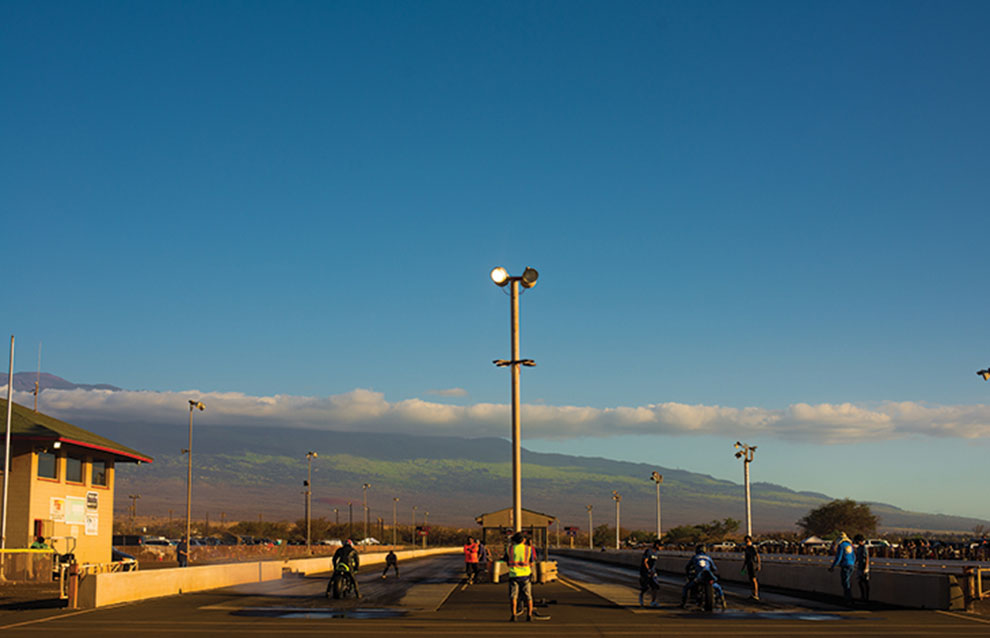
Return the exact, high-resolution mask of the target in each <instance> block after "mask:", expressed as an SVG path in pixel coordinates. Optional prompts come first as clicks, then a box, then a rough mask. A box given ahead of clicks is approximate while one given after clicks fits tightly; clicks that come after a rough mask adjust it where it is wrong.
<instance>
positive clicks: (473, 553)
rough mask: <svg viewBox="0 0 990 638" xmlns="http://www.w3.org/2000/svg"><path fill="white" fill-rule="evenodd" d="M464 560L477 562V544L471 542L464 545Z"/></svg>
mask: <svg viewBox="0 0 990 638" xmlns="http://www.w3.org/2000/svg"><path fill="white" fill-rule="evenodd" d="M464 562H465V563H477V562H478V544H477V543H471V544H470V545H465V546H464Z"/></svg>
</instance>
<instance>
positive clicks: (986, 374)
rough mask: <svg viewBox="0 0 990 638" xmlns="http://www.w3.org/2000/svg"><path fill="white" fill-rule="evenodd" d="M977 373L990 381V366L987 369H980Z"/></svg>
mask: <svg viewBox="0 0 990 638" xmlns="http://www.w3.org/2000/svg"><path fill="white" fill-rule="evenodd" d="M976 374H978V375H980V376H981V377H983V380H984V381H990V366H987V369H986V370H978V371H977V372H976Z"/></svg>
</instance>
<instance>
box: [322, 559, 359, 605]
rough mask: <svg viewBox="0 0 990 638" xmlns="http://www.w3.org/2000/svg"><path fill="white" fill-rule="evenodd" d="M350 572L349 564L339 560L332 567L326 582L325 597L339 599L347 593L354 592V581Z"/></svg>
mask: <svg viewBox="0 0 990 638" xmlns="http://www.w3.org/2000/svg"><path fill="white" fill-rule="evenodd" d="M352 578H353V575H352V573H351V566H350V565H348V564H347V562H346V561H340V562H339V563H337V566H336V567H334V568H333V576H331V577H330V582H329V583H327V597H328V598H334V599H340V598H345V597H347V594H351V593H354V581H353V580H352Z"/></svg>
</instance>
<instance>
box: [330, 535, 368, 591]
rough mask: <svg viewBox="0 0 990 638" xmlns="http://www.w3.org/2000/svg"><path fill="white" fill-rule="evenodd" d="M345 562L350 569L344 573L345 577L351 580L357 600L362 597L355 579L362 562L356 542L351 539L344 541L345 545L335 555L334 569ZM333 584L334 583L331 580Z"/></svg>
mask: <svg viewBox="0 0 990 638" xmlns="http://www.w3.org/2000/svg"><path fill="white" fill-rule="evenodd" d="M341 561H344V564H345V565H347V566H348V567H349V568H350V569H348V570H347V571H346V572H344V576H345V577H346V578H348V579H350V582H351V587H353V588H354V595H355V596H356V597H357V598H360V597H361V592H360V591H358V584H357V579H356V578H354V574H356V573H357V570H358V566H359V565H360V563H361V560H360V559H359V558H358V552H357V550H356V549H354V542H353V541H352V540H351V539H349V538H348V539H347V540H345V541H344V544H343V545H341V546H340V547H338V548H337V551H336V552H334V553H333V566H334V569H336V568H337V563H339V562H341ZM331 582H333V581H332V580H331Z"/></svg>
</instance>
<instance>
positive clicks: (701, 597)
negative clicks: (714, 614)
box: [689, 569, 725, 611]
mask: <svg viewBox="0 0 990 638" xmlns="http://www.w3.org/2000/svg"><path fill="white" fill-rule="evenodd" d="M692 582H693V586H692V587H691V590H690V592H689V596H690V599H691V602H693V603H694V604H696V605H698V606H699V607H701V608H702V609H704V610H705V611H712V610H713V609H715V608H718V609H722V610H724V609H725V593H724V592H723V591H722V586H721V585H719V584H718V578H716V577H715V574H713V573H711V572H710V571H709V570H707V569H706V570H704V571H702V572H701V573H700V574H698V575H697V576H696V577H695V578H694V580H693V581H692Z"/></svg>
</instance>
